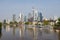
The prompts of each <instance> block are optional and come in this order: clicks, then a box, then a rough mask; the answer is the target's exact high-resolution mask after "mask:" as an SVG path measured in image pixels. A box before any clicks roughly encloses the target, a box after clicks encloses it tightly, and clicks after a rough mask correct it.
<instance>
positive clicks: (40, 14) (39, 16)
mask: <svg viewBox="0 0 60 40" xmlns="http://www.w3.org/2000/svg"><path fill="white" fill-rule="evenodd" d="M42 20H43V16H42V13H41V12H39V13H38V21H42Z"/></svg>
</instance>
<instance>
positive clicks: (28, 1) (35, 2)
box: [0, 0, 60, 20]
mask: <svg viewBox="0 0 60 40" xmlns="http://www.w3.org/2000/svg"><path fill="white" fill-rule="evenodd" d="M32 7H35V8H36V9H37V10H38V11H39V12H42V14H43V16H44V17H46V18H50V17H53V16H58V17H59V16H60V14H59V13H60V0H0V20H3V19H12V15H13V14H16V17H18V16H19V14H20V12H21V13H23V14H24V15H28V13H30V12H31V10H32Z"/></svg>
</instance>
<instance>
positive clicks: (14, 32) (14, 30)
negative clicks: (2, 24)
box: [13, 26, 16, 35]
mask: <svg viewBox="0 0 60 40" xmlns="http://www.w3.org/2000/svg"><path fill="white" fill-rule="evenodd" d="M15 28H16V27H15V26H13V35H15Z"/></svg>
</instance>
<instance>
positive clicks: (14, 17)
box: [13, 14, 16, 22]
mask: <svg viewBox="0 0 60 40" xmlns="http://www.w3.org/2000/svg"><path fill="white" fill-rule="evenodd" d="M15 21H16V15H15V14H13V22H15Z"/></svg>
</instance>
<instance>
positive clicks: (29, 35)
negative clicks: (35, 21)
mask: <svg viewBox="0 0 60 40" xmlns="http://www.w3.org/2000/svg"><path fill="white" fill-rule="evenodd" d="M0 40H60V32H59V33H57V32H55V31H54V30H53V29H51V28H49V27H47V28H46V27H42V28H40V26H39V27H38V26H36V25H35V26H32V25H20V26H18V27H15V26H13V27H10V26H9V25H7V26H3V27H2V28H1V29H0Z"/></svg>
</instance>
